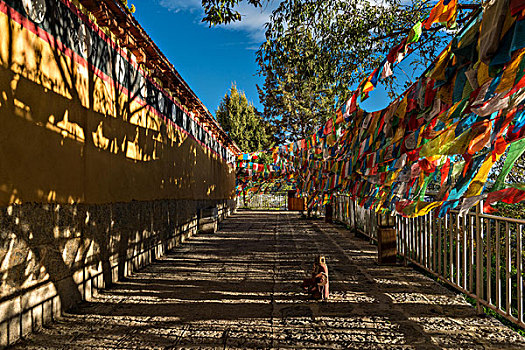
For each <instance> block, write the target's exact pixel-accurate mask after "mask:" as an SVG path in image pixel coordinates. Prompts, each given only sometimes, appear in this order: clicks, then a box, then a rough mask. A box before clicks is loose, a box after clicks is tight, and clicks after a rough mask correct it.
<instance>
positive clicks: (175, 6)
mask: <svg viewBox="0 0 525 350" xmlns="http://www.w3.org/2000/svg"><path fill="white" fill-rule="evenodd" d="M159 3H160V5H161V6H163V7H166V8H167V9H169V10H170V11H174V12H179V11H190V12H192V13H194V12H197V11H198V12H200V13H202V7H201V0H159Z"/></svg>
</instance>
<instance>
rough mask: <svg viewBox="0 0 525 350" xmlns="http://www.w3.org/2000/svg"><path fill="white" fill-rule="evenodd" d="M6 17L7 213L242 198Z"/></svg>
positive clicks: (150, 118) (1, 117)
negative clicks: (26, 207) (37, 205)
mask: <svg viewBox="0 0 525 350" xmlns="http://www.w3.org/2000/svg"><path fill="white" fill-rule="evenodd" d="M118 90H119V89H118V88H116V87H115V86H113V83H112V82H105V81H104V80H102V79H101V78H100V77H98V76H96V75H95V74H94V73H93V72H91V71H89V70H88V69H87V68H86V67H85V66H83V65H82V64H79V63H77V62H75V61H74V60H72V59H70V58H69V57H68V56H66V55H65V54H63V53H61V52H59V51H58V50H53V49H52V48H51V46H50V45H49V44H48V43H47V42H46V41H44V40H43V39H41V38H40V37H39V36H37V35H36V34H35V33H33V32H32V31H31V30H28V29H27V28H26V27H22V25H20V24H18V23H16V22H15V21H13V20H11V19H10V18H8V15H6V14H5V13H3V12H0V205H1V206H6V205H9V204H12V203H22V202H57V203H80V202H85V203H109V202H126V201H130V200H155V199H225V198H232V197H233V194H234V193H233V192H234V186H235V173H234V170H233V168H231V167H229V166H228V165H227V164H226V162H225V161H224V160H222V159H219V158H217V156H215V155H214V154H212V153H211V151H209V150H208V149H205V148H203V147H202V146H201V145H200V144H199V143H198V142H197V141H195V140H194V139H193V138H191V137H188V136H187V135H186V134H185V133H183V132H181V131H179V130H178V129H177V128H176V127H175V126H173V125H172V124H171V123H166V122H165V121H164V120H163V119H162V118H161V117H160V116H157V115H156V114H154V113H152V112H150V111H148V109H147V108H143V107H141V106H140V105H139V104H138V103H136V102H132V103H131V104H130V105H129V106H128V105H127V102H128V98H127V93H124V92H121V91H118Z"/></svg>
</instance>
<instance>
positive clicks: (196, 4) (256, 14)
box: [159, 0, 280, 43]
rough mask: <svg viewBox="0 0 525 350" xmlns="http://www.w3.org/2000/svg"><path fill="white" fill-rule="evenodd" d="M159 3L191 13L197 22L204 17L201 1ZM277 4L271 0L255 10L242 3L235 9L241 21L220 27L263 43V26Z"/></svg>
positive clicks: (179, 0)
mask: <svg viewBox="0 0 525 350" xmlns="http://www.w3.org/2000/svg"><path fill="white" fill-rule="evenodd" d="M159 3H160V5H161V6H163V7H165V8H167V9H169V10H170V11H174V12H179V11H188V12H190V13H193V14H195V17H196V19H197V20H198V21H200V20H201V19H202V17H203V15H204V12H203V10H202V6H201V0H159ZM279 3H280V0H271V1H270V2H269V3H268V4H264V5H263V7H262V8H260V7H257V8H256V7H254V6H252V5H250V4H248V3H246V2H244V1H243V2H241V3H240V4H239V5H238V6H237V7H236V8H235V9H236V10H237V11H238V12H239V13H240V14H241V15H242V21H240V22H234V23H230V24H227V25H221V26H220V27H221V28H224V29H227V30H237V31H243V32H246V33H247V34H248V36H249V38H250V39H251V40H252V41H253V42H254V43H260V42H262V41H264V32H265V28H264V24H265V23H266V22H268V21H269V19H270V15H271V14H272V11H273V10H274V9H275V8H277V6H278V5H279ZM205 25H207V24H205Z"/></svg>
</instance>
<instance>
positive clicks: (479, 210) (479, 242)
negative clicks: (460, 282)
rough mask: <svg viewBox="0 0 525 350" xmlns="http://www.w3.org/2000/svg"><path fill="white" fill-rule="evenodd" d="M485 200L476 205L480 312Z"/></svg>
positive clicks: (477, 275) (479, 311) (477, 300)
mask: <svg viewBox="0 0 525 350" xmlns="http://www.w3.org/2000/svg"><path fill="white" fill-rule="evenodd" d="M482 206H483V201H480V202H479V203H478V205H477V206H476V309H477V311H478V313H479V314H482V313H483V307H482V306H481V303H480V302H479V301H480V300H481V298H482V295H481V294H482V290H483V286H482V284H483V281H482V273H483V256H482V254H483V240H482V237H481V229H482V225H481V217H480V215H481V214H482V212H483V207H482Z"/></svg>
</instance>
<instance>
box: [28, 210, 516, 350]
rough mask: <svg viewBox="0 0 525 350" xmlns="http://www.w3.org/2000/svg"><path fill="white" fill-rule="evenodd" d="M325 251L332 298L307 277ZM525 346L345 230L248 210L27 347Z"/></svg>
mask: <svg viewBox="0 0 525 350" xmlns="http://www.w3.org/2000/svg"><path fill="white" fill-rule="evenodd" d="M317 254H323V255H325V256H326V257H327V261H328V266H329V268H330V280H331V281H330V288H331V299H330V300H329V301H328V302H313V301H309V300H307V299H306V297H305V296H304V295H303V293H302V292H301V290H300V288H299V285H300V282H301V280H302V279H303V278H304V277H305V276H306V275H307V272H308V271H309V270H310V268H311V262H312V261H313V258H314V257H315V256H316V255H317ZM86 347H89V348H106V349H108V348H114V349H136V348H141V349H148V348H155V349H170V348H301V349H303V348H328V349H331V348H335V349H340V348H344V349H440V348H455V349H457V348H468V349H486V348H497V349H502V348H508V349H511V348H516V349H518V348H524V347H525V340H524V339H523V338H522V337H520V336H519V335H518V334H517V333H515V332H513V331H511V330H509V329H507V328H505V327H503V326H502V325H501V324H500V323H499V322H497V321H495V320H493V319H491V318H485V317H479V316H477V315H476V312H475V310H474V309H473V308H472V307H471V306H470V305H469V304H468V303H467V302H465V300H464V299H463V297H461V296H459V295H455V294H453V293H452V292H450V291H449V290H447V289H446V288H444V287H442V286H440V285H439V284H437V283H435V282H434V281H432V280H431V279H429V278H427V277H425V276H423V275H421V274H419V273H418V272H416V271H414V270H412V269H410V268H405V267H398V266H397V267H384V266H378V265H377V264H375V249H374V247H373V246H371V245H369V244H368V243H367V242H365V241H363V240H360V239H357V238H355V237H353V235H352V234H350V233H349V232H348V231H347V230H344V229H342V228H340V227H338V226H335V225H328V224H324V223H322V222H319V221H307V220H301V219H300V218H299V216H298V215H297V214H290V213H286V212H261V211H257V212H249V211H243V212H240V213H238V214H236V215H234V216H233V217H231V218H230V219H228V220H227V221H225V222H224V223H223V224H222V226H221V229H220V231H219V232H218V233H216V234H213V235H199V236H196V237H193V238H191V239H190V240H188V241H187V242H186V243H185V244H184V245H183V246H182V247H180V248H177V249H175V250H174V251H172V252H171V253H169V254H168V255H167V256H165V257H164V258H163V259H161V260H159V261H157V262H156V263H155V264H153V265H151V266H149V267H147V268H145V269H143V270H141V271H140V272H138V273H136V274H134V275H133V276H132V277H131V278H128V279H127V280H125V281H122V282H119V283H117V284H116V285H115V286H114V287H113V288H111V289H109V290H106V291H103V292H101V293H100V294H98V295H97V297H96V298H94V299H93V300H92V301H91V302H89V303H83V304H82V305H81V306H80V307H79V308H78V309H77V310H76V311H74V312H73V313H70V314H68V315H65V317H63V318H62V319H61V320H60V321H59V322H57V323H55V324H54V325H53V326H52V327H50V328H47V329H43V330H41V331H40V332H39V333H37V334H34V335H33V336H31V337H30V338H28V339H25V340H24V341H23V342H22V343H20V344H19V348H26V349H27V348H30V349H31V348H49V349H56V348H68V349H71V348H79V349H80V348H86Z"/></svg>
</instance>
